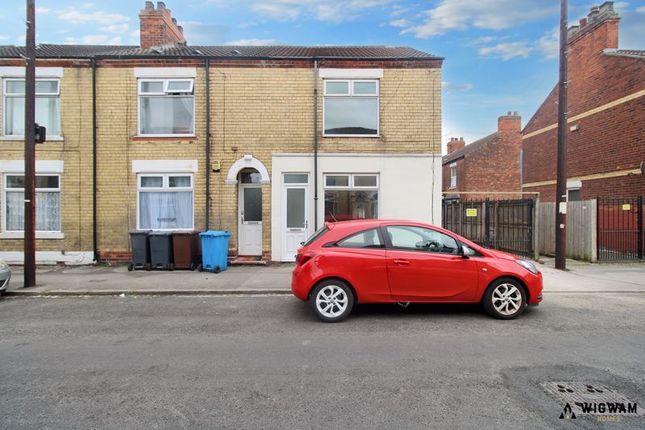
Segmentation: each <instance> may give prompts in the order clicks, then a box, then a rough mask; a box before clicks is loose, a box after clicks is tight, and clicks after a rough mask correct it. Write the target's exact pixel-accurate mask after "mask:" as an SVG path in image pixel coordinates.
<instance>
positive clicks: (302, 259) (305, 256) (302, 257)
mask: <svg viewBox="0 0 645 430" xmlns="http://www.w3.org/2000/svg"><path fill="white" fill-rule="evenodd" d="M314 255H315V254H312V253H309V252H307V253H302V254H298V256H297V257H296V264H297V265H298V266H302V265H303V264H305V263H306V262H307V261H309V260H311V259H312V258H313V257H314Z"/></svg>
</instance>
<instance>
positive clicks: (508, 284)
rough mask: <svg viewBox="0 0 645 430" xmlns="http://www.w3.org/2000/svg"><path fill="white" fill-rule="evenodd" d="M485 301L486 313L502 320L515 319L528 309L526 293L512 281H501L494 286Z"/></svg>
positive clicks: (489, 290)
mask: <svg viewBox="0 0 645 430" xmlns="http://www.w3.org/2000/svg"><path fill="white" fill-rule="evenodd" d="M484 300H485V302H484V308H485V309H486V311H487V312H488V313H489V314H491V315H492V316H494V317H496V318H500V319H512V318H515V317H516V316H518V315H520V314H521V313H522V312H523V311H524V309H525V308H526V293H525V292H524V289H523V288H522V286H521V285H519V284H518V283H517V281H515V280H512V279H500V280H498V281H497V282H495V283H494V284H492V285H491V286H490V287H489V288H488V291H487V292H486V297H485V299H484Z"/></svg>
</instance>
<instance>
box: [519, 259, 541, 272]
mask: <svg viewBox="0 0 645 430" xmlns="http://www.w3.org/2000/svg"><path fill="white" fill-rule="evenodd" d="M515 262H516V263H517V264H519V265H520V266H522V267H523V268H525V269H526V270H528V271H529V272H531V273H533V274H534V275H537V274H538V273H540V271H539V270H538V268H537V267H535V264H533V262H532V261H528V260H515Z"/></svg>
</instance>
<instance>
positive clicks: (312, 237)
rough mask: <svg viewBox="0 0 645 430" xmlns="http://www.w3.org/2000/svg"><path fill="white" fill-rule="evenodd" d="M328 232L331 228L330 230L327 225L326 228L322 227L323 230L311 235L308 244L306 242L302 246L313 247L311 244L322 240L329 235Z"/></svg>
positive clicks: (320, 229)
mask: <svg viewBox="0 0 645 430" xmlns="http://www.w3.org/2000/svg"><path fill="white" fill-rule="evenodd" d="M328 231H329V228H328V227H327V226H326V225H325V226H323V227H321V228H319V229H318V230H317V231H316V232H315V233H314V234H312V235H311V237H309V239H307V241H306V242H304V243H303V244H302V246H307V245H311V244H312V243H314V242H315V241H316V240H318V239H319V238H321V237H322V236H323V235H324V234H325V233H327V232H328Z"/></svg>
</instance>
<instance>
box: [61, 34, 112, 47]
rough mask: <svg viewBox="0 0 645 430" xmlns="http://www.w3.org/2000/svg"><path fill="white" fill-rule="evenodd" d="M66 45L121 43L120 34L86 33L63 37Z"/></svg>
mask: <svg viewBox="0 0 645 430" xmlns="http://www.w3.org/2000/svg"><path fill="white" fill-rule="evenodd" d="M65 43H66V44H68V45H121V44H123V41H122V39H121V36H112V35H107V34H88V35H85V36H81V37H68V38H66V39H65Z"/></svg>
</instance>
